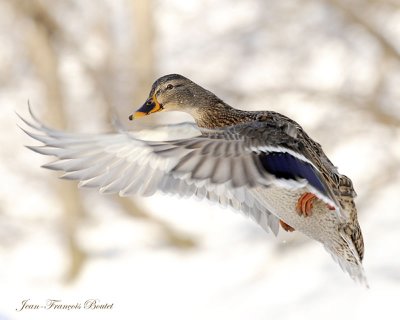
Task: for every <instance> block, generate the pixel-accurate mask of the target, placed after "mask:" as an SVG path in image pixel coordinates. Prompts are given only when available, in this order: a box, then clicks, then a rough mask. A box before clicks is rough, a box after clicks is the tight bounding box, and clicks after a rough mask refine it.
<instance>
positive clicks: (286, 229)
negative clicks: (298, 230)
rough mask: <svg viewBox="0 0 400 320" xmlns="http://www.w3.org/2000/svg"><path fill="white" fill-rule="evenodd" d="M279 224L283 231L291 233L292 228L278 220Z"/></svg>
mask: <svg viewBox="0 0 400 320" xmlns="http://www.w3.org/2000/svg"><path fill="white" fill-rule="evenodd" d="M279 224H280V225H281V227H282V228H283V230H285V231H287V232H293V231H294V228H293V227H291V226H289V225H288V224H287V223H286V222H284V221H283V220H279Z"/></svg>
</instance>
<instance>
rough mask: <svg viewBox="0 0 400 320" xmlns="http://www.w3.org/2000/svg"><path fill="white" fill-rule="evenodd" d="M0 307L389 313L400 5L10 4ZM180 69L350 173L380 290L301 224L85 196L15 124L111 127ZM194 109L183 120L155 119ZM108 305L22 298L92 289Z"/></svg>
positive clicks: (264, 315)
mask: <svg viewBox="0 0 400 320" xmlns="http://www.w3.org/2000/svg"><path fill="white" fill-rule="evenodd" d="M0 46H1V50H0V128H1V135H0V140H1V149H0V152H1V158H0V174H1V178H2V183H1V189H0V261H1V262H0V319H1V320H4V319H54V318H57V319H70V318H74V319H87V318H89V317H93V318H97V319H109V318H110V317H113V318H115V319H160V318H163V319H293V318H295V317H296V319H321V318H323V319H376V318H378V317H379V318H388V317H390V316H394V315H395V314H398V301H399V297H400V196H399V195H400V179H399V178H400V165H399V163H400V103H399V102H400V1H399V0H349V1H346V0H293V1H292V0H288V1H273V0H232V1H228V0H221V1H213V0H202V1H195V0H182V1H178V0H171V1H161V0H97V1H78V0H75V1H74V0H59V1H51V0H42V1H39V0H0ZM167 73H181V74H183V75H185V76H187V77H189V78H190V79H192V80H194V81H195V82H197V83H199V84H200V85H202V86H204V87H206V88H207V89H209V90H211V91H213V92H214V93H216V94H217V95H218V96H220V97H221V98H223V99H224V100H225V101H226V102H228V103H229V104H231V105H233V106H236V107H240V108H244V109H246V108H247V109H251V110H257V109H270V110H275V111H278V112H281V113H283V114H285V115H287V116H289V117H291V118H293V119H295V120H296V121H298V122H299V123H300V124H301V125H303V127H304V128H305V129H306V130H307V131H308V132H309V134H310V135H311V136H312V137H313V138H314V139H316V140H317V141H319V142H320V143H321V144H322V145H323V147H324V149H325V151H326V153H327V154H328V156H329V157H330V158H331V160H332V161H333V162H334V163H335V164H336V165H337V166H338V167H339V170H340V172H342V173H344V174H346V175H348V176H350V177H351V178H352V179H353V182H354V185H355V188H356V191H357V192H358V195H359V197H358V198H357V204H358V207H359V220H360V224H361V226H362V229H363V232H364V238H365V243H366V252H365V260H364V265H365V269H366V272H367V275H368V278H369V282H370V286H371V289H370V290H365V289H364V288H362V287H360V286H357V285H356V284H355V283H353V282H352V281H351V279H350V278H349V277H348V276H347V275H345V274H344V273H342V271H341V270H340V268H339V266H338V265H336V264H335V263H334V262H333V260H332V259H331V258H330V256H329V255H328V254H327V253H326V252H325V251H324V250H323V248H322V246H321V245H319V244H318V243H316V242H313V241H310V240H308V239H307V238H305V237H304V236H302V235H301V234H299V233H296V232H295V233H293V234H280V235H279V237H278V238H277V239H276V238H275V237H273V236H272V235H269V234H266V233H264V232H263V231H262V230H261V228H259V227H258V226H257V225H256V224H254V223H253V222H251V221H249V220H247V219H245V218H244V217H242V216H241V215H239V214H236V213H233V212H230V211H229V210H222V209H220V208H219V207H218V206H211V205H209V204H207V203H203V202H196V201H191V200H179V199H176V198H168V197H165V196H162V195H157V196H154V197H152V198H146V199H141V198H132V199H127V198H124V199H121V198H118V197H116V196H102V195H98V194H97V193H96V192H95V191H92V190H89V191H88V190H78V189H77V188H76V184H75V183H73V182H68V181H62V180H58V179H56V174H54V173H53V172H50V171H47V170H44V169H41V168H40V165H42V164H44V163H46V162H47V161H48V160H49V159H46V158H45V157H43V156H40V155H38V154H35V153H33V152H31V151H29V150H28V149H26V148H24V147H23V145H30V144H34V142H33V141H32V140H31V139H29V138H28V137H27V136H26V135H24V134H23V133H22V132H21V130H19V129H18V128H17V127H16V123H19V124H21V121H18V120H17V117H16V116H15V113H14V112H15V111H16V112H18V113H20V114H22V115H24V116H27V100H28V99H29V101H30V103H31V104H32V106H33V110H34V111H35V113H36V114H37V115H38V116H39V118H40V119H43V120H44V121H45V122H46V123H48V124H49V125H51V126H53V127H57V128H63V129H67V130H70V131H75V132H94V133H97V132H107V131H111V130H112V127H111V125H110V118H111V115H112V114H113V113H117V114H118V115H119V117H120V118H121V120H122V121H123V123H124V125H126V126H127V127H129V126H132V125H133V124H132V123H130V122H128V121H127V117H128V115H129V114H130V113H131V112H132V111H133V110H135V109H136V108H137V107H138V106H140V105H141V103H142V102H143V101H144V100H145V98H146V96H147V94H148V91H149V89H150V86H151V84H152V82H153V81H154V80H155V79H156V78H157V77H159V76H161V75H164V74H167ZM180 120H187V118H185V116H182V115H179V114H172V113H171V114H169V115H154V116H152V117H149V118H147V119H146V120H145V121H147V122H153V123H156V122H157V123H160V122H168V121H175V122H176V121H180ZM92 298H93V299H99V300H100V303H113V304H114V305H113V308H112V309H111V310H76V311H57V310H52V311H49V310H47V311H46V310H23V311H21V312H17V311H16V309H17V308H19V307H20V306H21V301H22V300H26V299H30V302H29V303H32V304H44V303H45V302H46V300H47V299H59V300H62V303H64V304H75V303H82V302H84V301H85V300H87V299H92Z"/></svg>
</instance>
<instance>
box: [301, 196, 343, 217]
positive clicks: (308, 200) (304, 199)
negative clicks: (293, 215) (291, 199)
mask: <svg viewBox="0 0 400 320" xmlns="http://www.w3.org/2000/svg"><path fill="white" fill-rule="evenodd" d="M315 199H318V198H317V196H316V195H315V194H313V193H311V192H306V193H304V194H303V195H302V196H301V197H300V198H299V200H297V204H296V211H297V213H298V214H299V215H304V216H305V217H308V216H311V213H312V212H311V210H312V208H313V206H314V200H315ZM326 206H327V208H328V209H329V210H336V208H335V207H334V206H331V205H330V204H326Z"/></svg>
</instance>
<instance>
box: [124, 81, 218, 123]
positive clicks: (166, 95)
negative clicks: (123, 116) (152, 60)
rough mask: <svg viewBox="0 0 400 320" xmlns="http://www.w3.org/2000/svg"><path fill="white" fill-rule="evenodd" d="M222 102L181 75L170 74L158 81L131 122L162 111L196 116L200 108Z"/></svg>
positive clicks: (131, 118)
mask: <svg viewBox="0 0 400 320" xmlns="http://www.w3.org/2000/svg"><path fill="white" fill-rule="evenodd" d="M217 100H218V101H220V100H219V99H218V98H217V97H216V96H215V95H214V94H213V93H212V92H210V91H208V90H206V89H204V88H202V87H200V86H199V85H197V84H195V83H194V82H193V81H191V80H189V79H188V78H185V77H184V76H181V75H179V74H169V75H166V76H163V77H161V78H159V79H157V80H156V81H155V82H154V83H153V85H152V87H151V90H150V94H149V97H148V99H147V100H146V102H145V103H144V104H143V106H142V107H141V108H139V109H138V110H137V111H136V112H135V113H133V114H132V115H130V116H129V120H133V119H137V118H141V117H143V116H146V115H149V114H151V113H155V112H160V111H183V112H187V113H189V114H191V115H192V116H195V114H196V112H197V111H198V110H199V108H202V107H205V106H209V105H212V104H213V103H215V101H217Z"/></svg>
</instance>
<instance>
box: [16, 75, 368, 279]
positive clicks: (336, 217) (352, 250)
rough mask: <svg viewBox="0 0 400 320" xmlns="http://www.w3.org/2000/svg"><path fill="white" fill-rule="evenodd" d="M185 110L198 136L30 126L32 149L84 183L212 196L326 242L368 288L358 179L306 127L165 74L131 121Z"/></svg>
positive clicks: (266, 223) (270, 226) (268, 226)
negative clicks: (144, 135) (333, 159)
mask: <svg viewBox="0 0 400 320" xmlns="http://www.w3.org/2000/svg"><path fill="white" fill-rule="evenodd" d="M171 110H175V111H183V112H186V113H188V114H190V115H191V116H192V117H193V119H194V121H195V123H196V125H187V124H182V125H180V124H178V125H171V126H169V127H167V128H166V130H176V129H177V128H180V129H182V130H183V129H184V128H188V127H190V126H191V128H192V129H195V132H196V134H194V135H192V136H191V137H189V138H181V139H174V140H164V141H150V140H145V139H142V138H140V135H138V133H135V132H128V131H124V130H120V132H118V133H111V134H102V135H87V134H71V133H65V132H62V131H56V130H54V129H51V128H48V127H46V126H45V125H43V124H42V123H41V122H40V121H39V120H38V119H37V118H35V117H34V115H33V114H32V112H31V116H32V118H33V121H34V123H31V122H29V121H26V120H24V119H23V118H22V120H23V121H25V123H26V124H27V125H28V126H30V127H31V129H34V130H37V131H39V132H41V133H42V134H36V133H32V132H29V131H25V132H26V133H27V134H28V135H29V136H31V137H32V138H34V139H36V140H38V141H41V142H42V143H44V146H35V147H29V148H30V149H31V150H33V151H36V152H38V153H41V154H45V155H52V156H55V157H57V158H58V160H56V161H54V162H52V163H50V164H47V165H45V166H44V167H45V168H48V169H53V170H61V171H64V172H65V173H64V175H63V176H62V178H65V179H73V180H79V181H80V183H79V186H81V187H82V186H85V187H92V188H97V189H99V191H100V192H104V193H119V194H120V195H121V196H128V195H133V194H139V195H144V196H149V195H152V194H154V193H155V192H156V191H161V192H163V193H167V194H178V195H180V196H193V197H197V198H200V199H208V200H210V201H213V202H218V203H220V204H222V205H224V206H227V207H231V208H233V209H236V210H238V211H241V212H243V213H244V214H246V215H248V216H250V217H251V218H253V219H254V220H255V221H256V222H257V223H258V224H259V225H260V226H261V227H263V228H264V229H265V230H267V231H269V230H271V231H272V232H273V233H274V234H275V235H276V234H277V233H278V230H279V228H282V229H283V230H286V231H293V230H298V231H300V232H302V233H304V234H305V235H307V236H309V237H310V238H312V239H315V240H317V241H319V242H320V243H322V244H323V245H324V247H325V248H326V249H327V251H328V252H330V253H331V255H332V256H333V258H334V259H335V260H336V261H337V262H338V263H339V264H340V266H341V267H342V269H343V270H344V271H346V272H347V273H348V274H349V275H350V276H351V277H352V278H353V279H355V280H357V281H360V282H362V283H364V284H367V281H366V277H365V274H364V270H363V267H362V259H363V256H364V244H363V237H362V234H361V229H360V226H359V223H358V220H357V210H356V206H355V203H354V198H355V196H356V193H355V191H354V189H353V185H352V182H351V180H350V179H349V178H348V177H346V176H344V175H341V174H339V172H338V171H337V169H336V167H335V166H334V165H333V164H332V162H331V161H330V160H329V159H328V157H327V156H326V155H325V153H324V152H323V150H322V148H321V145H320V144H318V143H317V142H315V141H314V140H312V139H311V138H310V137H309V136H308V135H307V133H306V132H305V131H304V130H303V128H302V127H301V126H300V125H299V124H297V123H296V122H295V121H293V120H291V119H289V118H288V117H286V116H284V115H281V114H279V113H277V112H273V111H244V110H238V109H234V108H232V107H231V106H229V105H228V104H226V103H225V102H224V101H222V100H221V99H220V98H218V97H217V96H216V95H214V94H213V93H212V92H210V91H208V90H206V89H204V88H202V87H201V86H199V85H197V84H196V83H194V82H192V81H191V80H189V79H187V78H185V77H183V76H181V75H178V74H171V75H166V76H163V77H161V78H159V79H158V80H156V81H155V82H154V84H153V86H152V88H151V91H150V94H149V97H148V99H147V101H146V102H145V103H144V104H143V106H142V107H141V108H139V109H138V110H137V111H136V112H135V113H133V114H132V115H130V116H129V119H130V120H134V119H137V118H141V117H144V116H147V115H149V114H152V113H157V112H162V111H171Z"/></svg>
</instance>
